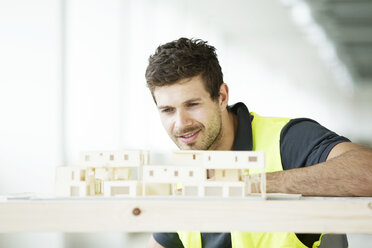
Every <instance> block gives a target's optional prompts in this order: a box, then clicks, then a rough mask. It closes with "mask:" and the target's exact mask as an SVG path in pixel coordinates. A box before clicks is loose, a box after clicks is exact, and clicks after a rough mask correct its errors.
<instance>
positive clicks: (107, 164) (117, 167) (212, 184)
mask: <svg viewBox="0 0 372 248" xmlns="http://www.w3.org/2000/svg"><path fill="white" fill-rule="evenodd" d="M172 155H173V158H172V163H171V164H168V165H155V164H150V156H149V152H148V151H140V150H138V151H137V150H136V151H91V152H81V154H80V164H79V165H78V166H61V167H58V168H57V172H56V196H57V197H72V196H79V197H85V196H130V197H136V196H173V197H176V196H192V197H209V196H214V197H252V196H253V195H255V196H257V194H254V193H255V192H260V193H259V194H258V195H259V196H260V197H263V198H265V196H266V194H265V192H266V187H265V185H266V181H265V162H264V153H263V152H252V151H195V150H191V151H185V150H184V151H177V152H173V154H172Z"/></svg>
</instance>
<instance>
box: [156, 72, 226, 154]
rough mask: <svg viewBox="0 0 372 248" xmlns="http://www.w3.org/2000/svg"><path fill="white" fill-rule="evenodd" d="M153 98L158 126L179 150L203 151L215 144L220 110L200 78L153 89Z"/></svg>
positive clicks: (219, 122) (219, 131)
mask: <svg viewBox="0 0 372 248" xmlns="http://www.w3.org/2000/svg"><path fill="white" fill-rule="evenodd" d="M154 96H155V99H156V102H157V107H158V110H159V113H160V119H161V121H162V124H163V126H164V128H165V130H166V131H167V132H168V135H169V137H171V139H172V140H173V141H174V143H176V145H177V146H178V147H179V148H180V149H183V150H207V149H209V148H214V147H213V146H212V145H215V144H218V141H219V139H220V137H221V125H222V123H221V110H220V108H219V104H218V101H213V100H212V99H211V97H210V95H209V93H208V92H207V91H206V90H205V88H204V85H203V81H202V78H201V77H200V76H196V77H193V78H187V79H183V80H180V82H177V83H175V84H173V85H170V86H163V87H157V88H156V89H155V90H154Z"/></svg>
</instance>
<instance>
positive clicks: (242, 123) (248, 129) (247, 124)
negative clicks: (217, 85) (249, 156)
mask: <svg viewBox="0 0 372 248" xmlns="http://www.w3.org/2000/svg"><path fill="white" fill-rule="evenodd" d="M228 109H229V111H230V112H231V113H233V114H235V115H236V116H237V117H238V128H237V130H236V134H235V138H234V144H233V150H235V151H251V150H252V148H253V139H252V124H251V123H252V120H253V116H252V115H251V114H250V113H249V110H248V108H247V106H245V104H244V103H242V102H238V103H236V104H234V105H232V106H229V107H228Z"/></svg>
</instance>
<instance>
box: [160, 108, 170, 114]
mask: <svg viewBox="0 0 372 248" xmlns="http://www.w3.org/2000/svg"><path fill="white" fill-rule="evenodd" d="M161 112H163V113H170V112H172V109H171V108H166V109H162V110H161Z"/></svg>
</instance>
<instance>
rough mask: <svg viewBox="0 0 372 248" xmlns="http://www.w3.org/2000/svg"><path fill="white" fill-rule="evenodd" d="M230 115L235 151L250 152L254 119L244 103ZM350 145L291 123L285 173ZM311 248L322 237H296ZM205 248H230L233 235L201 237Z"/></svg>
mask: <svg viewBox="0 0 372 248" xmlns="http://www.w3.org/2000/svg"><path fill="white" fill-rule="evenodd" d="M229 111H231V112H232V113H233V114H235V115H237V118H238V128H237V132H236V135H235V138H234V144H233V150H234V151H250V150H252V147H253V140H252V125H251V122H252V120H253V116H252V115H251V114H250V113H249V111H248V108H247V107H246V106H245V105H244V103H241V102H239V103H236V104H235V105H233V106H230V107H229ZM341 142H349V140H348V139H347V138H345V137H343V136H339V135H337V134H336V133H334V132H332V131H330V130H328V129H327V128H325V127H323V126H321V125H320V124H319V123H317V122H316V121H314V120H311V119H308V118H297V119H291V120H290V121H289V122H288V123H287V124H286V125H285V126H284V127H283V129H282V131H281V134H280V155H281V159H282V165H283V170H289V169H293V168H300V167H306V166H310V165H314V164H318V163H321V162H324V161H326V159H327V156H328V154H329V152H330V151H331V150H332V148H333V147H334V146H335V145H337V144H339V143H341ZM296 235H297V237H298V238H299V239H300V240H301V242H302V243H304V244H305V245H306V246H308V247H312V243H314V242H315V241H316V240H319V237H320V234H296ZM153 236H154V239H155V240H156V241H157V242H158V243H159V244H160V245H162V246H164V247H165V248H177V247H183V245H182V242H181V240H180V239H179V237H178V234H177V233H153ZM201 238H202V246H203V248H229V247H231V235H230V233H201Z"/></svg>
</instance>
